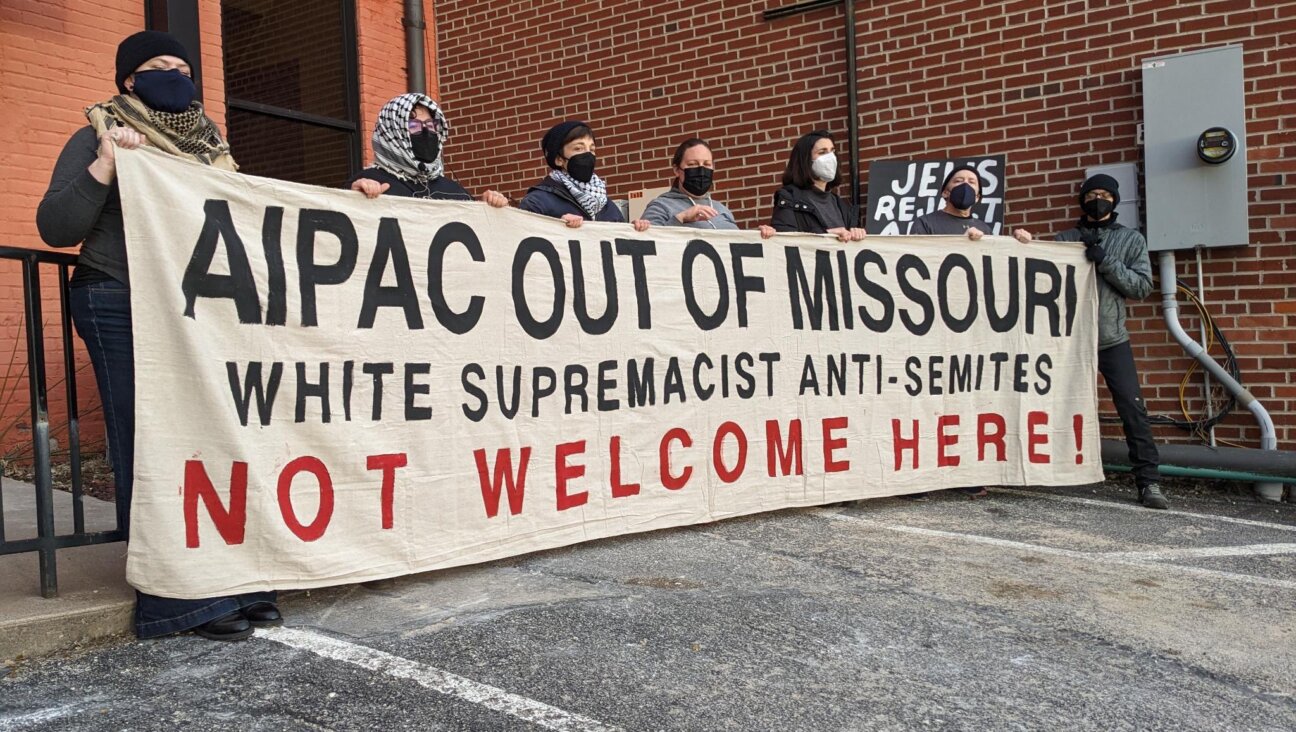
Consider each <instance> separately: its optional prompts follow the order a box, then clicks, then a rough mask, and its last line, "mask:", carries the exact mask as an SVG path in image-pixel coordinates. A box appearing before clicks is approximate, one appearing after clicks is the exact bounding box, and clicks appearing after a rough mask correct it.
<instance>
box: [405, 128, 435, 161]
mask: <svg viewBox="0 0 1296 732" xmlns="http://www.w3.org/2000/svg"><path fill="white" fill-rule="evenodd" d="M410 147H412V148H414V159H415V160H417V161H419V162H420V163H431V162H435V161H436V159H437V158H438V157H440V156H441V136H440V135H438V134H437V133H435V132H429V131H424V132H420V133H418V134H417V135H410Z"/></svg>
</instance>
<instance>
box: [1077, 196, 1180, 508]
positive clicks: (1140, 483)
mask: <svg viewBox="0 0 1296 732" xmlns="http://www.w3.org/2000/svg"><path fill="white" fill-rule="evenodd" d="M1119 203H1120V186H1119V184H1118V183H1117V182H1116V179H1115V178H1113V177H1111V176H1109V175H1103V174H1099V175H1095V176H1091V177H1090V178H1089V179H1088V180H1086V181H1085V182H1084V184H1083V185H1081V186H1080V210H1081V211H1082V214H1081V216H1080V220H1079V221H1077V222H1076V225H1075V227H1073V228H1070V229H1067V230H1066V231H1063V232H1062V233H1060V234H1058V235H1057V236H1056V237H1054V238H1056V239H1057V240H1058V241H1072V242H1081V243H1083V244H1084V245H1085V258H1086V259H1088V260H1089V261H1091V262H1093V263H1094V266H1095V267H1096V268H1097V270H1098V274H1099V277H1098V370H1099V371H1100V372H1101V373H1102V375H1103V379H1104V380H1105V381H1106V382H1107V390H1108V391H1110V392H1111V396H1112V402H1113V403H1115V405H1116V413H1117V414H1119V415H1120V419H1121V425H1122V426H1123V427H1124V429H1125V444H1126V445H1127V446H1128V447H1129V458H1130V465H1131V466H1133V473H1134V484H1135V487H1136V488H1137V490H1138V499H1139V503H1142V504H1143V505H1144V506H1147V507H1149V508H1168V507H1169V503H1168V502H1167V501H1166V497H1165V495H1164V494H1162V493H1161V484H1160V481H1161V474H1160V471H1159V470H1158V468H1157V466H1158V464H1159V462H1160V455H1159V454H1158V452H1157V446H1156V442H1155V441H1154V440H1153V438H1152V427H1151V425H1150V424H1149V422H1148V414H1147V406H1146V404H1145V403H1144V401H1143V394H1142V391H1141V389H1140V388H1139V377H1138V369H1137V368H1136V367H1135V365H1134V352H1133V350H1131V348H1130V343H1129V341H1130V335H1129V331H1128V330H1126V328H1125V300H1126V298H1130V299H1133V300H1142V299H1143V298H1145V297H1147V296H1148V294H1149V293H1151V292H1152V263H1151V261H1149V259H1148V248H1147V240H1146V239H1144V238H1143V235H1142V234H1140V233H1139V232H1138V230H1136V229H1128V228H1126V227H1124V226H1121V225H1120V224H1118V223H1116V205H1117V204H1119Z"/></svg>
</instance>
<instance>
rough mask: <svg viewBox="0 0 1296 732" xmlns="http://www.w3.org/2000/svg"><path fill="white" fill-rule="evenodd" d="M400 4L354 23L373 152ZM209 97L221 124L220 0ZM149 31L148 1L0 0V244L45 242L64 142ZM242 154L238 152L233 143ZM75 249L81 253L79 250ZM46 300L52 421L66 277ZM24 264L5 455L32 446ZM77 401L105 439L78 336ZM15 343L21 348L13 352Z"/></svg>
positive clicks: (214, 12)
mask: <svg viewBox="0 0 1296 732" xmlns="http://www.w3.org/2000/svg"><path fill="white" fill-rule="evenodd" d="M427 5H428V7H427V8H426V10H425V12H426V14H427V19H428V25H429V30H428V33H427V43H428V59H429V63H428V70H427V71H428V81H429V87H430V88H431V89H432V90H433V94H434V96H435V88H436V75H435V65H434V63H433V61H434V60H435V58H436V53H435V46H434V42H435V31H434V30H432V28H433V26H432V22H431V21H432V8H431V3H430V2H428V3H427ZM401 16H402V4H401V3H399V2H392V1H390V0H357V1H356V26H357V35H358V41H357V42H358V46H359V49H358V50H359V54H358V57H359V62H360V80H359V81H360V95H361V109H360V112H361V123H362V125H363V128H364V129H363V132H362V134H361V141H362V144H363V146H364V149H365V151H366V152H365V159H366V160H369V159H371V158H372V153H371V151H370V150H369V143H368V140H369V136H370V134H371V133H372V130H373V121H374V118H375V117H376V115H377V111H378V108H379V107H380V106H381V105H382V104H383V102H385V101H387V100H388V99H390V98H391V97H393V96H395V95H397V94H400V93H401V92H403V91H405V87H406V83H405V79H406V74H405V36H404V27H403V26H402V24H401ZM198 22H199V28H200V35H201V43H202V49H201V54H202V72H203V98H204V102H205V105H206V108H207V113H208V115H210V116H211V117H212V119H214V120H215V121H216V123H217V124H218V125H220V126H221V127H222V129H224V125H225V110H226V106H225V85H224V63H223V59H222V45H221V13H220V3H219V0H202V2H200V3H199V21H198ZM143 28H144V2H143V0H100V2H96V3H93V4H91V3H84V2H73V0H54V1H49V0H3V2H0V107H3V109H4V110H5V112H4V114H0V139H4V140H6V141H7V143H6V144H5V145H3V146H0V170H3V171H4V173H5V177H6V183H7V189H6V195H5V196H3V197H0V245H4V246H21V247H31V248H43V247H44V245H43V243H42V242H41V240H40V236H39V234H38V233H37V231H36V224H35V216H36V207H37V205H38V204H39V203H40V199H41V196H42V195H44V192H45V188H46V186H47V185H48V183H49V176H50V172H51V171H52V169H53V166H54V161H55V160H56V159H57V158H58V155H59V152H60V151H61V150H62V148H63V145H64V143H65V142H66V141H67V139H68V137H69V136H70V135H71V134H72V133H73V132H75V131H76V130H77V129H79V128H80V127H82V126H83V125H85V123H86V121H85V116H84V114H83V113H82V110H83V109H84V108H85V107H86V106H88V105H90V104H92V103H94V102H97V101H101V100H103V99H106V98H108V97H109V96H110V95H112V94H113V93H114V92H115V87H114V85H113V71H114V57H115V54H116V49H117V43H118V42H119V41H120V40H121V39H122V38H124V37H126V36H127V35H130V34H131V33H134V32H136V31H138V30H141V29H143ZM235 156H236V157H237V156H238V151H237V150H235ZM73 251H74V250H73ZM43 291H44V293H45V294H46V297H45V299H44V304H43V310H44V314H45V318H44V320H45V325H46V329H47V332H49V335H50V337H47V339H46V351H47V361H48V363H49V364H50V375H49V383H50V386H51V391H50V402H51V409H52V421H53V423H54V425H55V426H56V428H57V425H58V424H59V423H60V422H61V421H62V420H63V415H64V414H66V410H65V408H64V406H63V397H62V392H61V391H60V389H59V388H57V387H58V383H59V380H60V379H61V378H62V376H63V372H62V368H61V365H60V364H61V363H62V361H61V359H62V350H61V349H62V345H61V342H60V340H59V339H58V333H57V327H58V322H59V321H58V312H59V309H58V298H57V281H56V279H55V276H54V274H53V272H52V271H51V272H50V273H48V274H47V276H46V277H45V278H44V283H43ZM22 318H23V311H22V282H21V267H20V266H19V265H18V263H17V262H13V261H9V260H0V458H3V457H4V456H5V455H8V454H13V453H15V452H21V451H23V450H25V449H27V448H28V446H29V445H30V432H29V429H28V425H27V422H28V420H29V416H28V397H27V393H28V392H27V383H26V357H25V350H24V344H23V342H22V338H23V319H22ZM74 341H75V346H76V348H77V349H78V359H77V363H78V368H79V369H81V370H80V372H79V374H78V385H79V394H78V402H79V406H80V410H81V412H82V414H83V415H85V416H84V417H83V420H82V433H83V443H84V444H86V445H87V446H88V447H91V448H94V447H95V445H96V444H98V443H101V442H102V439H103V424H102V418H101V417H100V416H99V413H98V410H99V400H98V393H97V391H96V390H95V385H94V378H93V374H92V372H91V371H90V369H89V362H88V360H87V359H86V358H85V356H84V353H82V352H80V341H79V339H74ZM15 349H16V350H15Z"/></svg>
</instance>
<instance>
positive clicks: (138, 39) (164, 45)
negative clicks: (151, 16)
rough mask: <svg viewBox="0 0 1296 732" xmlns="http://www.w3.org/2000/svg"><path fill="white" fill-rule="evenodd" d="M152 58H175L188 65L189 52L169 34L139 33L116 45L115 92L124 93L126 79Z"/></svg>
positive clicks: (160, 32) (158, 32) (159, 32)
mask: <svg viewBox="0 0 1296 732" xmlns="http://www.w3.org/2000/svg"><path fill="white" fill-rule="evenodd" d="M154 56H175V57H176V58H179V59H183V60H184V62H185V63H190V61H189V52H188V51H186V50H185V47H184V46H183V45H182V44H181V43H180V41H178V40H176V37H175V36H173V35H171V34H170V33H163V32H162V31H150V30H146V31H140V32H139V33H136V34H134V35H132V36H127V37H126V40H124V41H122V42H121V43H119V44H117V91H119V92H121V93H122V94H125V93H126V77H128V76H130V75H131V74H133V73H135V69H138V68H139V67H140V65H141V64H143V63H144V62H145V61H148V60H149V59H151V58H153V57H154Z"/></svg>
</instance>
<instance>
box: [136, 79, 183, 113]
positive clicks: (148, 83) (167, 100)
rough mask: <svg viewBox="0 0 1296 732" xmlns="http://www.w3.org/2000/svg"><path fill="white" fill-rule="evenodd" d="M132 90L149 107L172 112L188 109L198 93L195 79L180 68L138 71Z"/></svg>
mask: <svg viewBox="0 0 1296 732" xmlns="http://www.w3.org/2000/svg"><path fill="white" fill-rule="evenodd" d="M131 91H132V92H133V93H134V94H135V96H137V97H139V100H140V101H141V102H144V106H146V107H148V108H149V109H156V110H158V111H159V112H171V113H172V114H178V113H180V112H183V111H185V110H186V109H188V108H189V105H190V104H193V100H194V97H195V96H197V95H198V90H197V88H196V87H195V86H194V83H193V79H190V78H189V77H187V76H185V75H184V74H182V73H180V71H179V70H178V69H154V70H152V71H136V72H135V86H134V87H133V88H132V89H131Z"/></svg>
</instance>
